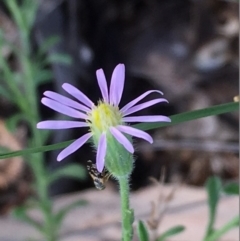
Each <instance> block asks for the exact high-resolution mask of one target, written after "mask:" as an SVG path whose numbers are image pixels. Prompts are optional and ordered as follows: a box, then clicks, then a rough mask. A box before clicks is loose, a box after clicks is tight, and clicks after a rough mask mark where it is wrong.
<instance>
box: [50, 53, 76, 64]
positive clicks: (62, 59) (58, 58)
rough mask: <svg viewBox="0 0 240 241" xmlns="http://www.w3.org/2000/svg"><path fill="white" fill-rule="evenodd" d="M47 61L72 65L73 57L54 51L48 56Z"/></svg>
mask: <svg viewBox="0 0 240 241" xmlns="http://www.w3.org/2000/svg"><path fill="white" fill-rule="evenodd" d="M47 62H48V63H58V64H65V65H70V64H71V63H72V59H71V57H70V56H69V55H67V54H58V53H54V54H51V55H50V56H49V57H48V59H47Z"/></svg>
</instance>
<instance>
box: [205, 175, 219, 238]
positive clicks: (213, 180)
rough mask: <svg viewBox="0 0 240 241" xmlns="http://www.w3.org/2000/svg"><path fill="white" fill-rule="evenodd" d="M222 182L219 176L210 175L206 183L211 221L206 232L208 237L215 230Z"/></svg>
mask: <svg viewBox="0 0 240 241" xmlns="http://www.w3.org/2000/svg"><path fill="white" fill-rule="evenodd" d="M221 188H222V183H221V180H220V178H219V177H216V176H214V177H210V178H208V180H207V183H206V189H207V193H208V207H209V221H208V227H207V232H206V237H207V236H209V235H210V234H211V233H212V232H213V225H214V222H215V217H216V210H217V205H218V201H219V197H220V192H221Z"/></svg>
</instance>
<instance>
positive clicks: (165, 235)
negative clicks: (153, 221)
mask: <svg viewBox="0 0 240 241" xmlns="http://www.w3.org/2000/svg"><path fill="white" fill-rule="evenodd" d="M184 230H185V227H184V226H182V225H179V226H175V227H173V228H170V229H168V230H167V231H166V232H164V233H163V234H162V235H161V236H160V237H158V238H157V240H156V241H164V240H166V239H167V238H168V237H170V236H173V235H176V234H179V233H181V232H183V231H184Z"/></svg>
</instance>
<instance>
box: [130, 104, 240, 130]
mask: <svg viewBox="0 0 240 241" xmlns="http://www.w3.org/2000/svg"><path fill="white" fill-rule="evenodd" d="M238 110H239V102H230V103H226V104H221V105H215V106H212V107H208V108H204V109H200V110H193V111H189V112H184V113H181V114H177V115H172V116H170V118H171V123H164V122H154V123H140V124H137V125H134V127H135V128H138V129H141V130H145V131H146V130H152V129H157V128H160V127H165V126H171V125H176V124H180V123H183V122H187V121H191V120H195V119H200V118H203V117H208V116H213V115H221V114H224V113H228V112H233V111H238Z"/></svg>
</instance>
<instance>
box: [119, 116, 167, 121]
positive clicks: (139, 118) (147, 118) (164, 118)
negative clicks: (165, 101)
mask: <svg viewBox="0 0 240 241" xmlns="http://www.w3.org/2000/svg"><path fill="white" fill-rule="evenodd" d="M122 120H123V121H124V122H171V119H170V118H169V117H167V116H164V115H146V116H131V117H124V118H123V119H122Z"/></svg>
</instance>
